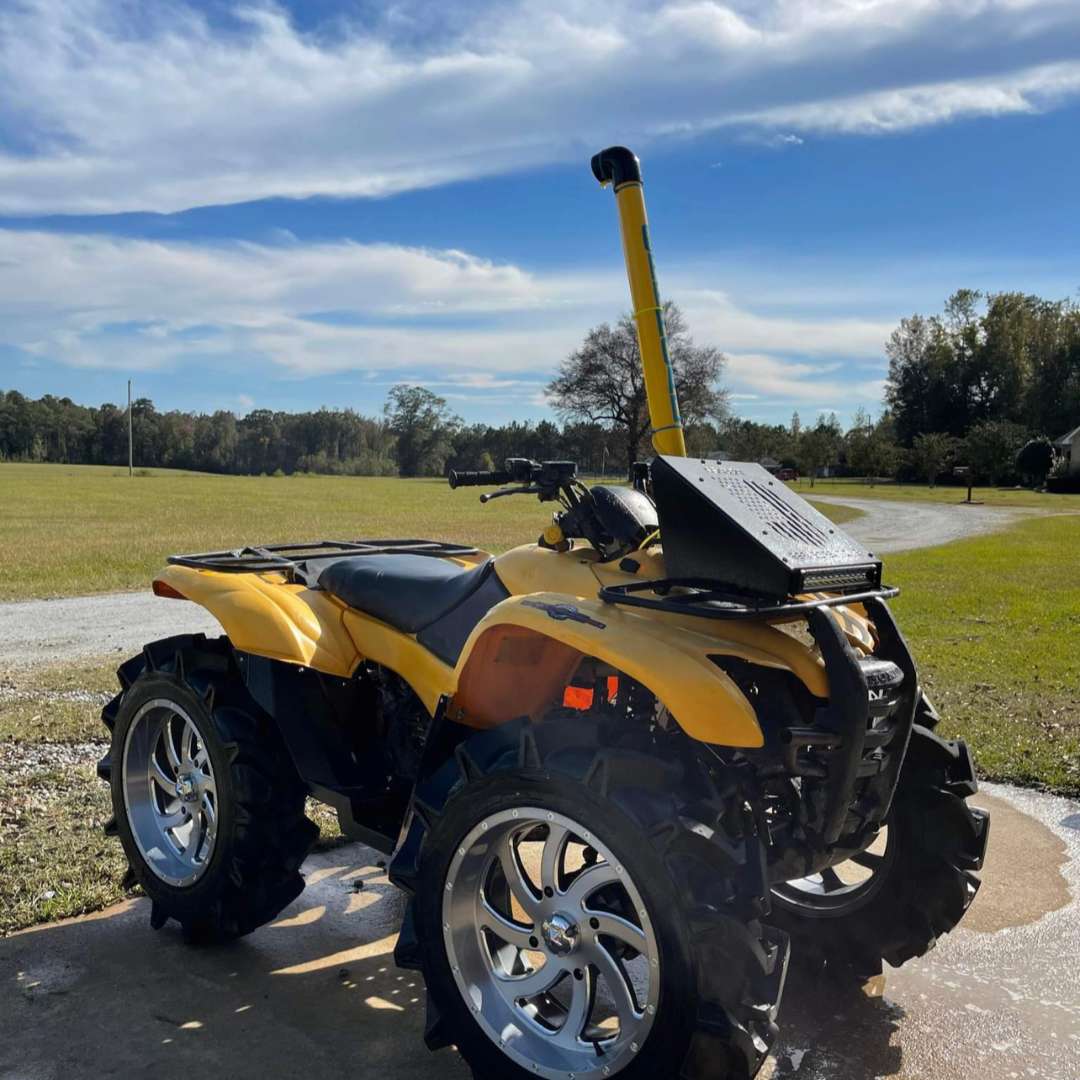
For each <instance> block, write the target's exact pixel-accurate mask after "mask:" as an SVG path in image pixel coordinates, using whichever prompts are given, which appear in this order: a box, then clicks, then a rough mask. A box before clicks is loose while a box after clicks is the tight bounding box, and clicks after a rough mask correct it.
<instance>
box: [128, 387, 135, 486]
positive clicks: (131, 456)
mask: <svg viewBox="0 0 1080 1080" xmlns="http://www.w3.org/2000/svg"><path fill="white" fill-rule="evenodd" d="M131 429H132V425H131V380H130V379H128V476H129V477H132V476H134V475H135V451H134V448H133V446H132V437H131Z"/></svg>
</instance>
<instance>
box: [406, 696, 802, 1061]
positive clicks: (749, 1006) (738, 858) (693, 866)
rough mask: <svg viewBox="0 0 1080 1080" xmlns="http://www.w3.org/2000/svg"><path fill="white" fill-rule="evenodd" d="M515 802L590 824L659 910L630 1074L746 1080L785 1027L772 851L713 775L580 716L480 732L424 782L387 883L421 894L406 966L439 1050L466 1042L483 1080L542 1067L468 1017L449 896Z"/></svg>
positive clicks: (414, 903) (783, 945) (783, 953)
mask: <svg viewBox="0 0 1080 1080" xmlns="http://www.w3.org/2000/svg"><path fill="white" fill-rule="evenodd" d="M515 805H517V806H532V807H541V808H548V809H551V810H553V811H555V812H556V813H562V814H566V815H567V816H570V817H572V818H574V819H575V820H578V821H582V820H584V821H587V822H588V823H589V826H590V828H591V829H592V830H593V834H594V835H595V836H596V837H597V838H598V839H600V840H601V841H602V842H603V843H604V844H606V845H607V846H608V847H609V849H610V850H612V851H613V852H615V853H616V856H617V857H618V858H619V859H620V860H622V862H623V865H624V866H625V867H626V870H627V872H628V873H629V875H630V877H631V879H632V880H633V881H634V883H635V885H636V887H637V888H638V889H639V891H640V893H641V895H642V897H643V899H644V903H645V904H646V906H647V907H648V908H649V910H650V912H653V913H655V914H654V916H653V918H652V923H653V926H654V930H655V932H656V936H657V939H658V944H659V951H660V957H661V964H660V972H661V975H660V978H661V980H662V982H661V987H660V999H659V1003H658V1008H657V1013H656V1017H655V1020H654V1022H653V1026H652V1028H651V1030H650V1031H649V1033H648V1035H647V1037H646V1039H645V1042H644V1045H643V1046H642V1047H641V1050H640V1052H639V1053H638V1054H637V1055H636V1056H635V1057H634V1058H633V1059H632V1060H631V1061H630V1063H629V1064H628V1065H627V1066H626V1067H625V1068H621V1069H619V1071H618V1072H617V1074H612V1075H618V1076H619V1077H625V1078H626V1080H635V1078H645V1077H648V1078H650V1080H652V1078H654V1077H657V1076H672V1077H674V1076H678V1077H680V1078H682V1080H706V1078H709V1080H712V1078H715V1080H721V1078H737V1080H748V1078H750V1077H752V1076H754V1075H755V1074H756V1073H757V1071H758V1069H759V1068H760V1067H761V1065H762V1063H763V1061H764V1059H765V1056H766V1054H767V1053H768V1049H769V1047H770V1045H771V1044H772V1042H773V1040H774V1038H775V1036H776V1030H777V1029H776V1025H775V1022H774V1017H775V1010H776V1006H777V1004H778V1002H779V997H780V994H781V992H782V988H783V980H784V974H785V971H786V963H787V940H786V935H785V934H783V933H782V932H777V931H776V930H774V929H771V928H769V927H766V926H764V925H763V924H762V923H761V921H760V914H761V909H762V907H763V906H765V905H767V903H768V901H767V885H766V884H765V871H764V865H765V864H764V852H763V848H762V845H761V842H760V840H759V838H758V837H757V836H756V835H755V834H753V833H752V832H744V833H743V834H742V835H734V834H733V833H730V832H728V831H726V830H725V827H724V825H723V824H722V821H723V820H724V818H723V814H724V812H725V805H728V806H730V805H732V804H731V803H730V802H729V803H728V804H725V803H724V801H723V799H722V798H721V797H720V796H719V794H718V793H717V791H716V789H715V787H714V786H711V782H710V781H709V779H708V778H707V777H706V776H705V774H704V772H703V771H700V770H698V769H695V767H694V765H693V764H692V763H688V762H687V761H685V760H684V761H679V760H677V759H675V758H672V757H669V756H665V755H664V754H662V753H659V752H658V751H657V748H656V747H655V746H649V745H640V746H626V745H611V744H610V743H608V742H607V741H606V740H605V739H604V737H603V734H602V731H601V728H600V725H599V724H597V723H594V722H592V721H591V720H588V719H586V718H583V717H581V716H580V715H577V716H574V717H573V718H553V719H548V720H545V721H544V722H542V723H539V724H531V723H528V722H526V721H516V722H514V723H511V724H508V725H506V726H505V727H503V728H500V729H498V730H496V731H492V732H485V733H483V734H479V735H475V736H473V737H471V738H470V739H469V740H468V741H467V742H465V743H464V744H462V745H461V746H459V748H458V753H457V757H456V760H454V761H451V762H449V763H448V764H447V765H446V766H444V767H443V768H442V769H441V770H440V771H439V772H437V773H436V774H435V775H434V776H433V777H432V778H431V779H430V780H429V781H427V782H426V783H424V784H422V785H421V786H420V787H419V788H418V790H417V796H416V799H415V803H414V807H415V810H414V815H413V818H412V822H411V825H410V827H409V830H408V833H407V837H406V840H405V842H404V844H403V846H402V848H401V849H400V851H399V853H398V855H397V856H396V857H395V859H394V861H393V863H392V865H391V877H392V880H394V881H395V883H396V884H398V885H399V886H401V887H403V888H404V889H406V890H407V891H408V892H409V893H410V894H411V899H410V901H409V907H408V910H407V914H406V919H405V925H404V926H403V929H402V934H401V938H400V941H399V945H398V949H397V950H396V952H395V959H396V960H397V962H398V963H399V965H400V966H403V967H408V968H413V969H419V970H421V971H423V974H424V979H425V982H426V984H427V987H428V1024H427V1043H428V1046H429V1047H430V1048H431V1049H438V1048H439V1047H442V1046H447V1045H450V1044H454V1045H456V1046H457V1048H458V1050H459V1051H460V1053H461V1054H462V1056H463V1057H464V1058H465V1060H466V1061H467V1062H468V1064H469V1065H470V1066H471V1067H472V1069H473V1071H474V1075H475V1076H476V1077H477V1078H478V1080H495V1078H500V1080H522V1078H524V1077H526V1076H529V1077H533V1076H535V1075H536V1073H535V1072H531V1071H526V1070H525V1069H523V1068H521V1067H519V1066H518V1064H516V1063H515V1062H513V1061H511V1059H510V1058H508V1057H507V1056H506V1055H504V1053H503V1052H502V1051H501V1050H500V1049H499V1048H498V1046H497V1045H496V1044H495V1043H494V1042H493V1041H492V1040H491V1039H490V1038H489V1037H488V1035H487V1034H485V1032H484V1031H483V1029H482V1028H481V1027H480V1026H479V1024H478V1023H477V1022H476V1020H475V1019H474V1018H473V1016H472V1015H471V1011H470V1009H469V1008H468V1007H467V1006H466V1003H465V1001H464V999H463V997H462V995H461V993H460V991H459V989H458V987H457V984H456V983H455V980H454V977H453V975H452V972H451V969H450V962H449V960H448V957H447V952H446V948H445V945H444V935H443V928H442V925H441V924H442V914H441V912H442V904H441V897H442V894H443V889H444V882H445V880H446V877H447V871H448V868H449V866H450V863H451V861H452V859H453V856H454V853H455V851H456V850H457V848H458V845H459V843H460V841H461V839H462V837H464V836H465V835H466V834H467V833H468V832H469V830H470V829H472V828H473V827H474V826H475V825H476V824H477V822H480V821H482V820H483V819H484V817H485V816H486V815H490V814H493V813H495V812H498V811H501V810H505V809H508V808H512V807H514V806H515Z"/></svg>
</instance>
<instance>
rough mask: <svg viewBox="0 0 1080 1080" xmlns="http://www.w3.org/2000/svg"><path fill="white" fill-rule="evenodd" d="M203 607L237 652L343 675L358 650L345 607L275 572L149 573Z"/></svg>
mask: <svg viewBox="0 0 1080 1080" xmlns="http://www.w3.org/2000/svg"><path fill="white" fill-rule="evenodd" d="M154 583H155V586H157V585H158V584H159V583H161V584H164V585H167V586H169V587H170V588H171V589H173V590H175V591H176V592H177V593H179V594H180V595H181V596H182V597H183V598H184V599H185V600H192V601H194V602H195V603H196V604H200V605H201V606H202V607H204V608H206V610H207V611H209V612H210V614H211V615H213V616H214V618H215V619H217V621H218V622H219V623H221V626H222V629H224V631H225V633H226V634H227V635H228V637H229V640H230V641H231V642H232V644H233V646H234V647H235V648H237V649H239V650H241V651H242V652H250V653H254V654H255V655H257V656H267V657H269V658H270V659H272V660H283V661H285V662H286V663H289V664H300V665H302V666H304V667H312V668H315V669H316V670H318V671H325V672H326V673H327V674H329V675H340V676H342V677H343V678H348V677H349V676H350V675H351V674H352V673H353V669H354V668H355V667H356V665H357V663H359V660H360V654H359V652H358V650H357V648H356V645H355V643H354V642H353V639H352V637H350V635H349V632H348V630H347V629H346V627H345V622H344V615H345V610H346V609H345V608H344V607H343V606H342V605H341V604H340V603H338V602H337V601H336V600H334V599H333V597H331V596H330V595H329V594H328V593H325V592H319V591H317V590H313V589H307V588H304V586H302V585H290V584H288V583H287V582H286V581H285V580H284V578H282V577H280V575H272V574H224V573H220V572H218V571H215V570H195V569H192V568H191V567H187V566H168V567H166V568H165V569H164V570H162V572H161V573H160V574H158V575H157V577H156V578H155V579H154Z"/></svg>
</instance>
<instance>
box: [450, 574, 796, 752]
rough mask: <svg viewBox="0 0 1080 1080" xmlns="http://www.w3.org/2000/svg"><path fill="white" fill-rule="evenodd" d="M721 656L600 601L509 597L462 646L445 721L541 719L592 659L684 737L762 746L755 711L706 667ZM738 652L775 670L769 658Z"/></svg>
mask: <svg viewBox="0 0 1080 1080" xmlns="http://www.w3.org/2000/svg"><path fill="white" fill-rule="evenodd" d="M725 651H728V650H727V649H725V648H722V647H719V648H718V644H717V641H716V639H715V638H713V637H710V636H707V635H705V634H701V633H696V632H694V631H693V630H688V629H686V628H685V627H681V626H675V625H671V624H667V623H662V622H659V621H657V620H655V619H650V618H648V617H647V616H642V615H638V614H636V613H634V612H633V611H630V610H628V609H624V608H620V607H617V606H613V605H609V604H605V603H603V602H602V601H599V600H587V599H581V598H578V597H573V596H568V595H566V594H564V593H532V594H530V595H528V596H515V597H511V598H510V599H508V600H504V601H503V602H502V603H500V604H497V605H496V606H495V607H493V608H492V609H491V611H489V612H488V613H487V615H485V616H484V618H483V619H482V620H481V621H480V622H479V623H478V624H477V626H476V627H475V628H474V630H473V632H472V634H471V635H470V637H469V640H468V641H467V642H466V644H465V648H464V649H463V650H462V654H461V657H460V658H459V660H458V665H457V672H456V674H457V690H456V692H455V694H454V697H453V700H452V702H451V713H450V715H451V716H452V717H454V718H455V719H457V720H458V721H459V722H462V723H465V724H468V725H470V726H474V727H495V726H497V725H499V724H502V723H505V722H506V721H507V720H511V719H513V718H515V717H518V716H522V715H528V716H531V717H533V718H534V719H535V718H539V717H540V716H542V715H543V714H544V713H545V712H546V711H547V710H549V709H550V708H552V707H553V706H556V705H558V704H560V703H561V700H562V694H563V690H564V688H565V686H566V684H567V682H568V681H569V679H570V678H571V676H572V675H573V673H574V670H575V669H576V668H577V666H578V664H579V663H580V662H581V660H582V659H583V658H584V657H595V658H596V659H598V660H600V661H602V662H603V663H606V664H610V665H611V666H612V667H613V668H615V669H617V670H618V671H620V672H623V673H625V674H626V675H628V676H630V678H632V679H634V680H636V681H637V682H639V683H641V684H642V685H643V686H645V687H647V688H648V689H649V690H650V691H651V692H652V693H653V694H655V695H656V697H657V699H658V700H659V701H661V702H662V703H663V704H664V705H665V706H666V707H667V709H668V710H669V711H670V712H671V714H672V715H673V716H674V717H675V719H676V720H677V721H678V723H679V725H680V726H681V727H682V729H683V730H684V731H685V732H686V733H687V734H688V735H690V736H691V737H692V738H695V739H700V740H701V741H703V742H709V743H716V744H719V745H724V746H742V747H756V746H761V745H762V744H763V738H762V733H761V728H760V727H759V725H758V722H757V716H756V715H755V713H754V709H753V706H751V704H750V702H749V701H748V700H747V699H746V697H745V696H744V695H743V693H742V691H740V690H739V688H738V687H737V686H736V685H735V683H734V682H733V681H732V680H731V679H730V678H729V677H728V676H727V675H726V674H725V673H724V672H723V671H722V670H721V669H720V668H719V667H718V666H717V665H716V664H715V663H713V661H711V660H710V659H709V656H710V655H715V654H716V653H718V652H725ZM743 652H744V653H745V654H746V656H747V658H748V659H752V660H754V661H756V662H759V663H762V662H766V661H770V662H771V666H776V659H775V657H767V656H766V655H765V654H764V653H760V652H759V651H758V650H755V649H752V648H746V649H744V650H743Z"/></svg>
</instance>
